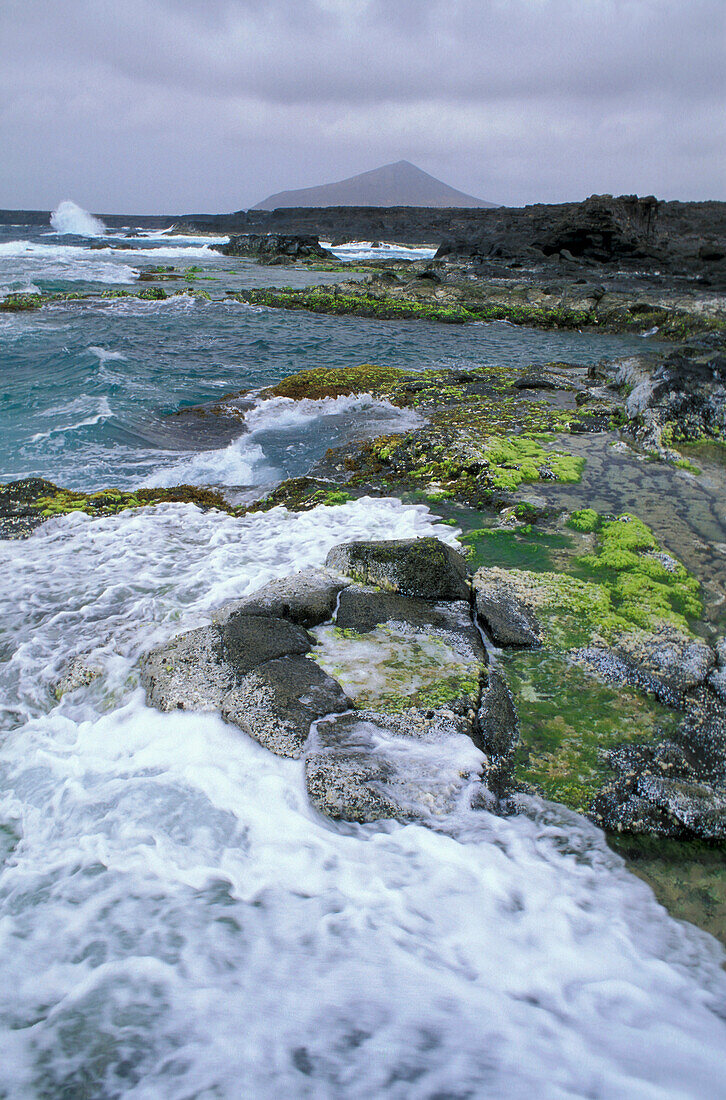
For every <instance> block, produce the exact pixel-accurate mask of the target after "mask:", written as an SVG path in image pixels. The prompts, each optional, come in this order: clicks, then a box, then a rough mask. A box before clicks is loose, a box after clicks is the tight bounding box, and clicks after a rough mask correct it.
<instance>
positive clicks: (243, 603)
mask: <svg viewBox="0 0 726 1100" xmlns="http://www.w3.org/2000/svg"><path fill="white" fill-rule="evenodd" d="M350 583H351V582H350V581H349V580H348V579H346V578H345V577H341V576H340V575H339V574H336V573H334V572H333V571H331V570H328V569H312V568H311V569H304V570H301V571H300V572H299V573H295V574H294V575H293V576H292V577H282V578H281V579H280V580H276V581H270V583H269V584H267V585H265V587H264V588H263V589H261V590H260V592H258V593H256V594H254V595H252V596H247V597H246V598H245V599H243V600H237V601H235V602H234V603H231V604H226V605H225V607H224V609H223V611H221V612H218V613H217V614H216V615H215V618H216V621H217V622H223V621H225V622H226V621H227V620H229V618H230V617H231V616H232V615H233V614H234V613H235V612H242V613H244V614H246V615H272V616H275V617H277V618H282V619H290V620H291V622H293V623H298V624H299V625H301V626H306V627H307V626H317V625H318V623H322V622H325V621H326V619H330V618H332V616H333V612H334V611H335V606H336V601H337V599H338V595H339V594H340V593H341V592H342V591H343V589H344V588H346V587H347V585H349V584H350Z"/></svg>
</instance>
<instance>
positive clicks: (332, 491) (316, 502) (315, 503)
mask: <svg viewBox="0 0 726 1100" xmlns="http://www.w3.org/2000/svg"><path fill="white" fill-rule="evenodd" d="M351 500H355V495H354V494H353V493H349V492H348V491H347V490H346V489H344V488H341V487H340V486H338V485H336V484H334V483H331V482H329V481H322V480H321V479H320V478H315V477H291V478H288V479H287V481H283V482H282V483H281V484H280V485H278V486H277V487H276V488H275V489H273V490H272V492H271V493H268V494H267V496H266V497H262V498H261V499H260V500H256V501H254V502H253V503H252V504H248V505H242V506H240V508H238V509H237V514H238V515H247V514H251V513H254V512H269V510H270V509H271V508H277V507H278V506H279V505H282V506H283V507H285V508H287V510H288V511H289V512H307V511H310V509H312V508H318V507H320V506H321V505H323V506H325V507H327V508H337V507H340V505H342V504H348V502H349V501H351Z"/></svg>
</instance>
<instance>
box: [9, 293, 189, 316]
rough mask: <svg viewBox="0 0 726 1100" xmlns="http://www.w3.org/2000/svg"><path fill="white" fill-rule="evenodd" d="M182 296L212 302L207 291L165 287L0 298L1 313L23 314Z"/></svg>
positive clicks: (154, 300) (14, 295)
mask: <svg viewBox="0 0 726 1100" xmlns="http://www.w3.org/2000/svg"><path fill="white" fill-rule="evenodd" d="M181 295H184V296H187V297H188V296H192V297H194V298H205V299H207V300H211V296H210V294H209V293H208V292H207V291H206V290H198V289H197V288H195V287H192V286H188V287H184V289H183V290H175V291H174V293H173V294H168V293H167V291H166V290H164V288H163V287H160V286H146V287H143V288H142V289H141V290H122V289H120V288H118V287H113V288H109V289H107V290H102V291H100V292H98V291H96V292H86V291H84V292H81V291H65V292H63V293H58V294H8V295H6V297H5V298H0V312H4V313H21V312H25V311H28V310H35V309H41V308H42V307H43V306H47V305H54V304H56V303H59V302H81V303H84V302H90V303H93V302H97V301H99V300H103V301H107V300H109V299H117V298H136V299H139V300H141V301H147V302H164V301H166V300H167V298H176V297H179V296H181Z"/></svg>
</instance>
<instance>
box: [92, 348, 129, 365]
mask: <svg viewBox="0 0 726 1100" xmlns="http://www.w3.org/2000/svg"><path fill="white" fill-rule="evenodd" d="M88 350H89V352H90V353H91V355H95V357H96V358H97V359H98V361H99V362H100V363H108V362H112V361H114V360H119V359H123V360H125V359H126V356H125V355H122V354H121V352H120V351H108V350H107V349H106V348H97V347H93V346H91V347H90V348H89V349H88Z"/></svg>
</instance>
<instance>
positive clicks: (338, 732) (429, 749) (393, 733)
mask: <svg viewBox="0 0 726 1100" xmlns="http://www.w3.org/2000/svg"><path fill="white" fill-rule="evenodd" d="M468 729H469V727H468V724H467V723H466V722H465V721H464V720H462V719H460V718H457V717H456V716H454V715H450V714H449V715H442V714H437V715H433V716H429V715H427V714H424V713H423V712H421V711H419V710H416V709H412V710H410V711H406V712H404V713H401V714H396V715H384V714H380V713H378V712H376V711H371V710H361V711H357V712H348V713H346V714H341V715H338V716H334V717H332V718H326V719H323V720H322V721H320V722H318V723H317V724H316V725H315V726H314V728H313V731H312V733H311V737H310V741H309V743H308V751H307V753H306V756H305V779H306V784H307V789H308V795H309V797H310V800H311V802H312V803H313V805H314V806H315V807H316V808H317V809H318V810H320V812H321V813H324V814H327V816H328V817H333V818H339V819H343V820H346V821H358V822H368V821H376V820H378V819H380V818H396V819H398V820H403V821H415V820H420V821H427V820H431V819H432V818H435V817H439V816H441V815H443V814H446V813H449V812H451V811H452V810H453V809H455V807H456V806H457V804H458V802H459V800H460V799H461V798H462V796H463V794H464V792H465V790H466V789H467V788H468V787H469V785H470V784H471V783H472V782H473V781H476V780H477V779H478V777H479V774H480V772H481V769H482V766H483V763H484V759H483V755H482V753H481V752H480V751H479V750H478V749H477V748H476V747H475V746H474V743H473V742H472V740H471V738H470V737H469V736H468Z"/></svg>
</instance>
